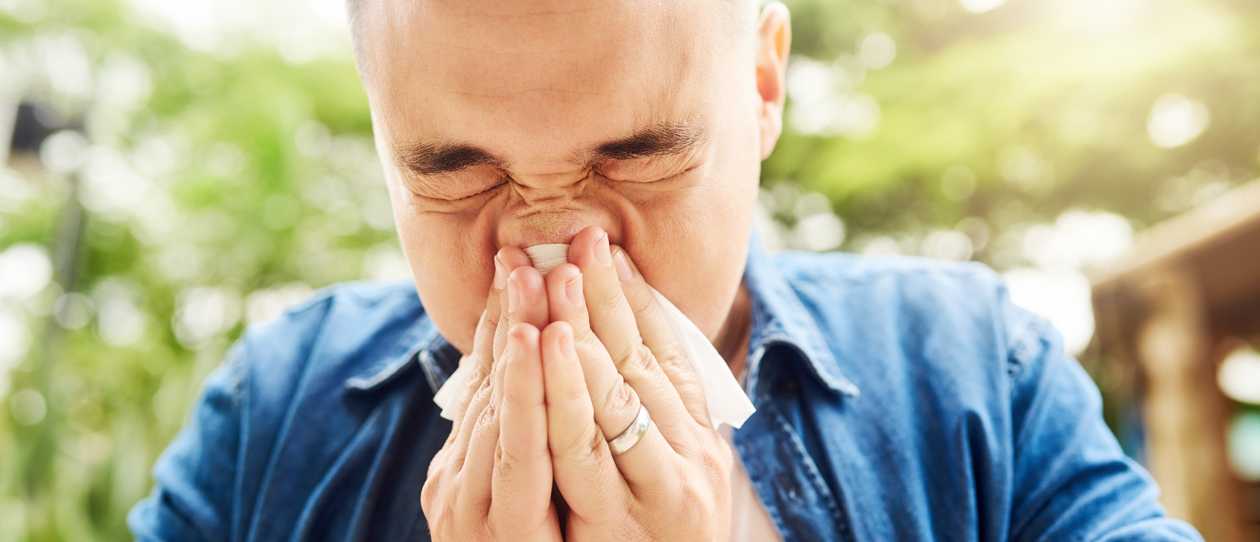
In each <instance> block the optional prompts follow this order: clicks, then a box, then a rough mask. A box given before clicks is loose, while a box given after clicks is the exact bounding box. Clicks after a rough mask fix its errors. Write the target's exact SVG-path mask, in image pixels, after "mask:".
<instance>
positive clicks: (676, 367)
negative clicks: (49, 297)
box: [655, 342, 691, 374]
mask: <svg viewBox="0 0 1260 542" xmlns="http://www.w3.org/2000/svg"><path fill="white" fill-rule="evenodd" d="M660 350H661V351H660V352H655V354H656V363H657V364H658V365H660V366H661V369H662V370H664V371H668V372H670V373H671V374H686V373H687V371H688V370H689V369H691V362H690V361H688V359H687V353H686V352H683V349H682V345H680V344H678V343H677V342H670V343H669V344H667V345H665V346H663V347H661V349H660Z"/></svg>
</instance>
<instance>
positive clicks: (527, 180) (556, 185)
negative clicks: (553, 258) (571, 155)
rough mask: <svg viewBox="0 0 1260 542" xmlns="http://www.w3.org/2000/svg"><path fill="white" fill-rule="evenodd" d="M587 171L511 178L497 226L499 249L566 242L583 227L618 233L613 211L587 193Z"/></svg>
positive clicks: (592, 194) (588, 175) (589, 176)
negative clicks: (509, 199) (509, 196)
mask: <svg viewBox="0 0 1260 542" xmlns="http://www.w3.org/2000/svg"><path fill="white" fill-rule="evenodd" d="M592 179H593V174H592V173H591V172H590V171H585V172H569V173H565V174H549V175H530V176H525V177H524V178H523V179H518V178H515V177H514V178H513V180H512V184H513V188H512V190H513V192H514V193H513V196H512V198H513V201H512V202H511V203H509V204H508V212H507V214H506V215H505V216H504V217H503V219H502V220H501V221H500V222H499V225H498V232H497V235H498V243H499V246H504V245H513V246H518V247H529V246H533V245H540V244H548V243H569V242H570V241H572V239H573V236H574V235H577V232H579V231H582V229H583V228H585V227H587V226H600V227H603V228H604V230H606V231H609V232H618V231H620V229H619V227H618V221H617V220H616V217H615V214H614V212H613V209H612V208H610V207H609V206H608V205H607V204H606V202H604V201H602V200H601V199H600V196H599V195H598V191H594V192H590V191H587V187H588V186H590V184H589V183H590V182H591V181H592Z"/></svg>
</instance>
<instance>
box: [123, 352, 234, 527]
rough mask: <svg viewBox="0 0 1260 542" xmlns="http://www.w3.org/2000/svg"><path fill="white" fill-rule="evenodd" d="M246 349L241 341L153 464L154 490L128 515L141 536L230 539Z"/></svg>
mask: <svg viewBox="0 0 1260 542" xmlns="http://www.w3.org/2000/svg"><path fill="white" fill-rule="evenodd" d="M242 343H243V341H242ZM242 351H243V346H242V344H241V343H238V344H237V345H236V346H235V347H233V348H232V350H230V351H229V352H228V355H227V360H226V362H225V363H224V364H223V365H222V366H220V367H219V368H217V369H216V370H215V371H214V372H212V373H211V374H210V375H209V376H208V377H207V378H206V381H205V384H204V387H203V389H202V394H201V398H200V400H199V401H198V402H197V404H196V406H195V407H194V410H193V412H192V416H191V418H190V419H189V420H188V423H187V424H186V425H185V426H184V428H183V429H182V430H181V431H180V432H179V434H178V435H176V437H175V439H174V440H173V441H171V444H170V446H168V447H167V449H166V451H164V452H163V453H162V455H161V457H159V458H158V460H157V463H156V464H155V465H154V467H153V478H154V481H155V482H156V486H155V487H154V489H153V493H152V494H150V495H149V496H148V497H147V498H145V499H144V500H142V501H140V502H139V503H138V504H136V506H135V507H133V508H132V509H131V512H130V513H129V514H128V515H127V526H128V527H130V528H131V531H132V534H134V535H135V537H136V540H140V541H156V540H163V541H184V540H187V541H206V542H209V541H219V540H228V539H229V538H230V535H231V525H232V506H233V502H234V498H233V495H234V487H235V484H236V479H237V476H236V472H237V455H238V444H239V442H240V434H241V433H240V428H241V416H240V414H241V402H242V399H243V397H242V390H243V389H244V388H243V385H242V380H243V378H244V373H245V369H244V365H245V362H244V358H245V356H244V355H243V352H242Z"/></svg>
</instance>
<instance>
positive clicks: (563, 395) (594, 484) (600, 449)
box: [541, 270, 630, 519]
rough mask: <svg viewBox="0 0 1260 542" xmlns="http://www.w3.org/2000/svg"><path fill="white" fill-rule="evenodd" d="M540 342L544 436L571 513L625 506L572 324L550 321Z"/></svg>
mask: <svg viewBox="0 0 1260 542" xmlns="http://www.w3.org/2000/svg"><path fill="white" fill-rule="evenodd" d="M552 273H555V271H554V270H553V271H552ZM548 276H550V273H549V274H548ZM541 343H542V345H541V347H542V366H543V382H544V383H545V386H546V388H545V396H546V398H547V442H548V446H549V448H550V450H551V461H552V468H553V469H554V473H553V475H554V477H555V482H556V487H557V488H559V490H560V493H561V494H562V495H564V500H565V502H567V503H568V504H569V513H571V514H577V515H578V516H579V517H582V518H587V519H594V518H598V517H602V516H603V515H605V514H607V513H609V512H610V511H612V510H616V509H617V507H618V506H622V507H623V509H624V506H625V504H626V503H627V502H629V499H630V489H629V487H628V486H627V485H626V482H625V481H624V480H623V479H622V476H621V474H620V473H619V472H618V470H617V465H616V463H614V462H613V459H612V455H611V453H609V451H608V442H607V441H606V440H605V439H604V433H603V432H602V431H600V429H599V427H598V426H597V425H596V424H595V412H594V407H592V405H591V398H590V395H589V394H588V393H587V391H586V381H585V379H584V377H583V375H582V364H581V362H580V361H578V356H577V352H575V350H574V345H573V328H572V327H570V326H569V324H567V323H565V322H562V321H559V322H553V323H551V324H549V325H548V326H547V327H546V328H545V329H543V332H542V341H541Z"/></svg>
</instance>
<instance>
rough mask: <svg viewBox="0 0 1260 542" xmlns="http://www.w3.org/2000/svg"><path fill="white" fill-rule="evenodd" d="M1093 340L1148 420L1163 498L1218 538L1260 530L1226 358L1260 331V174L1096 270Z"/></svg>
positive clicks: (1222, 541) (1148, 451)
mask: <svg viewBox="0 0 1260 542" xmlns="http://www.w3.org/2000/svg"><path fill="white" fill-rule="evenodd" d="M1093 298H1094V313H1095V320H1096V321H1097V331H1096V333H1095V337H1094V341H1095V343H1094V344H1093V345H1092V351H1093V352H1094V353H1095V354H1097V355H1098V356H1099V358H1100V359H1102V360H1104V363H1105V364H1106V365H1107V366H1106V367H1103V369H1105V370H1106V371H1107V372H1109V373H1110V374H1113V375H1117V378H1116V380H1118V382H1119V387H1122V388H1125V389H1126V390H1127V391H1122V393H1123V394H1126V395H1127V396H1129V397H1132V398H1133V402H1132V404H1133V405H1135V406H1136V408H1138V409H1139V412H1138V413H1137V414H1138V416H1139V417H1140V418H1141V419H1142V420H1144V423H1143V424H1142V429H1141V431H1142V432H1143V433H1144V435H1145V438H1144V446H1143V449H1144V451H1145V456H1146V460H1147V465H1148V466H1149V468H1150V470H1151V473H1152V474H1153V475H1154V476H1155V479H1156V480H1157V481H1158V482H1159V484H1160V486H1161V487H1162V489H1163V494H1162V496H1161V501H1162V502H1163V503H1164V505H1165V506H1166V507H1167V508H1168V512H1169V513H1170V514H1171V515H1172V516H1174V517H1178V518H1181V519H1184V520H1187V521H1189V522H1190V523H1192V524H1193V525H1194V526H1195V527H1196V528H1198V529H1199V531H1200V532H1201V533H1203V536H1204V538H1205V539H1206V540H1208V541H1209V542H1234V541H1248V542H1257V541H1260V485H1256V484H1247V483H1244V482H1243V481H1241V480H1240V479H1238V478H1237V477H1236V476H1235V475H1234V474H1233V472H1232V471H1231V469H1230V466H1229V460H1228V456H1227V448H1226V442H1225V431H1226V424H1227V423H1228V420H1229V416H1230V415H1231V413H1232V410H1233V408H1234V406H1233V404H1232V403H1231V402H1230V400H1229V399H1228V398H1226V397H1225V396H1224V394H1223V393H1222V392H1221V391H1220V388H1219V387H1218V385H1217V377H1216V375H1217V368H1218V365H1219V364H1220V362H1221V360H1222V359H1223V358H1224V356H1225V355H1227V354H1228V353H1229V349H1230V348H1231V346H1232V344H1235V343H1231V341H1236V340H1237V339H1236V338H1237V337H1253V338H1254V337H1260V180H1258V181H1253V182H1251V183H1249V184H1247V185H1244V186H1241V187H1239V188H1237V189H1235V190H1232V191H1230V192H1228V193H1226V194H1225V195H1223V196H1221V197H1219V198H1217V199H1215V200H1213V201H1211V202H1209V203H1208V204H1206V205H1203V206H1201V207H1199V208H1196V209H1195V210H1193V211H1190V212H1188V213H1186V214H1183V215H1180V216H1178V217H1175V218H1173V219H1170V220H1168V221H1166V222H1163V223H1161V224H1159V225H1156V226H1155V227H1153V228H1151V230H1150V231H1149V235H1148V236H1147V237H1145V238H1144V239H1143V240H1142V241H1140V242H1139V243H1138V245H1137V247H1136V249H1135V251H1134V252H1133V253H1131V255H1130V256H1129V258H1128V259H1126V260H1124V261H1122V262H1121V263H1120V264H1119V265H1117V266H1115V267H1114V268H1112V269H1111V270H1109V271H1108V272H1107V273H1106V274H1105V275H1102V276H1098V277H1096V278H1095V280H1094V281H1093Z"/></svg>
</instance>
